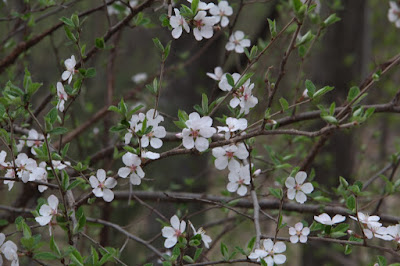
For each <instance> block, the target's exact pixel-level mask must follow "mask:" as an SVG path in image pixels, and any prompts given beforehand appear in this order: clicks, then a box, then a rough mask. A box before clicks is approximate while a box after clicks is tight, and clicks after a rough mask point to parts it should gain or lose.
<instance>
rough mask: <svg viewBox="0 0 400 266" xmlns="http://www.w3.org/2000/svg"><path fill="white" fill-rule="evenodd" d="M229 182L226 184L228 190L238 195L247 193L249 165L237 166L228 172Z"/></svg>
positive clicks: (249, 178)
mask: <svg viewBox="0 0 400 266" xmlns="http://www.w3.org/2000/svg"><path fill="white" fill-rule="evenodd" d="M228 179H229V183H228V185H227V186H226V188H227V190H228V191H229V192H235V191H236V192H237V194H238V195H239V196H244V195H246V193H247V186H248V185H250V180H251V176H250V168H249V165H248V164H247V165H242V166H239V167H237V168H235V169H233V170H231V171H230V172H229V175H228Z"/></svg>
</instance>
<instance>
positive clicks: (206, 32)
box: [193, 11, 216, 41]
mask: <svg viewBox="0 0 400 266" xmlns="http://www.w3.org/2000/svg"><path fill="white" fill-rule="evenodd" d="M193 24H194V26H195V27H194V29H193V34H194V37H195V38H196V40H198V41H201V40H202V39H203V37H204V38H206V39H210V38H211V37H212V36H213V34H214V32H213V26H214V25H215V24H216V21H215V18H214V17H207V13H206V11H199V12H198V13H197V15H196V16H195V17H194V18H193Z"/></svg>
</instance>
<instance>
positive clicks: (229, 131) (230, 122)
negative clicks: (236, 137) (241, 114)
mask: <svg viewBox="0 0 400 266" xmlns="http://www.w3.org/2000/svg"><path fill="white" fill-rule="evenodd" d="M225 123H226V125H227V127H217V128H218V133H220V132H225V139H226V140H228V139H230V138H231V137H232V136H233V134H234V132H235V131H239V130H240V131H243V130H245V129H246V128H247V120H246V119H245V118H240V119H236V118H233V117H228V118H227V119H226V120H225Z"/></svg>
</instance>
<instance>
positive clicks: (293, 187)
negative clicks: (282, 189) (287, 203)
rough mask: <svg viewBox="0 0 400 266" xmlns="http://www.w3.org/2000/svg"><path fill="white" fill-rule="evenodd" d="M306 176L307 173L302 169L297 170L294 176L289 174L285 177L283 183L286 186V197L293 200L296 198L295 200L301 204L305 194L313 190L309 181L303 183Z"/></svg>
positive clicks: (305, 197)
mask: <svg viewBox="0 0 400 266" xmlns="http://www.w3.org/2000/svg"><path fill="white" fill-rule="evenodd" d="M306 178H307V173H306V172H304V171H299V172H298V173H297V174H296V176H295V178H293V177H291V176H289V177H288V178H287V179H286V182H285V185H286V187H287V188H288V191H287V196H288V199H290V200H293V199H294V198H296V201H297V202H298V203H301V204H303V203H304V202H306V201H307V196H306V194H310V193H311V192H312V191H313V190H314V187H313V185H312V184H311V183H305V184H303V183H304V181H305V180H306Z"/></svg>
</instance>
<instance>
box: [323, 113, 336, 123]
mask: <svg viewBox="0 0 400 266" xmlns="http://www.w3.org/2000/svg"><path fill="white" fill-rule="evenodd" d="M321 118H322V119H324V120H325V121H326V122H328V123H329V124H334V125H337V123H338V121H337V119H336V118H335V117H334V116H331V115H324V116H321Z"/></svg>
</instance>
